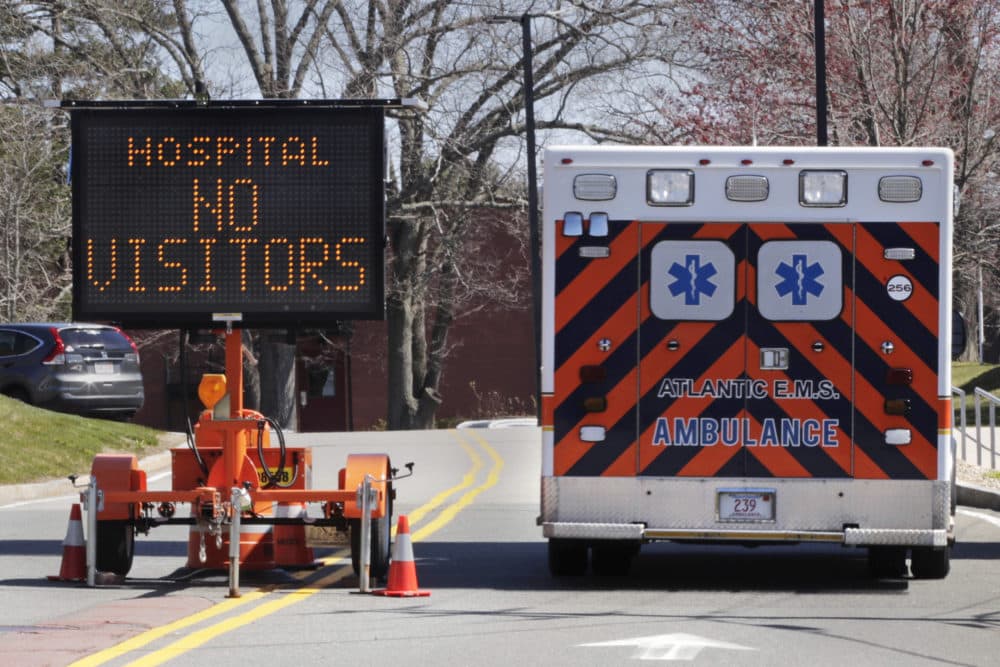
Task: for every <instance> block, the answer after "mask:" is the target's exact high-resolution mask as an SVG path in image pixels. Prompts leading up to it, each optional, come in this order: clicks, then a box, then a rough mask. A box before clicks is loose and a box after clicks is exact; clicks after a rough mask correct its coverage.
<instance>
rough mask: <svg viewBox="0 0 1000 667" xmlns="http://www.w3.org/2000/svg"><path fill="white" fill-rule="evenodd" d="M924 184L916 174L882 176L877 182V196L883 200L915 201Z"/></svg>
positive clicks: (921, 193)
mask: <svg viewBox="0 0 1000 667" xmlns="http://www.w3.org/2000/svg"><path fill="white" fill-rule="evenodd" d="M923 192H924V186H923V183H922V182H921V180H920V179H919V178H918V177H916V176H883V177H882V178H880V179H879V182H878V198H879V199H881V200H882V201H884V202H899V203H906V202H916V201H920V197H921V196H923Z"/></svg>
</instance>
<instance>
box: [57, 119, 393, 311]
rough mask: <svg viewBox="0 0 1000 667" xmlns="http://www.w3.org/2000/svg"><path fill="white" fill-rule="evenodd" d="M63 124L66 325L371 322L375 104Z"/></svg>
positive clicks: (379, 209)
mask: <svg viewBox="0 0 1000 667" xmlns="http://www.w3.org/2000/svg"><path fill="white" fill-rule="evenodd" d="M72 127H73V155H72V181H73V260H74V265H73V272H74V276H73V278H74V280H73V289H74V299H73V316H74V318H75V319H78V320H111V321H116V322H121V323H123V324H127V325H130V326H154V327H157V328H173V327H188V326H211V325H213V324H214V323H219V322H224V321H227V320H228V321H234V322H236V323H239V324H240V325H243V326H255V327H281V328H290V327H293V326H297V325H309V324H311V325H316V326H322V325H323V324H329V323H331V322H333V321H335V320H343V319H378V318H381V317H382V316H383V312H384V310H383V309H384V262H385V257H384V250H385V247H384V246H385V243H384V239H385V231H384V176H385V165H384V111H383V109H382V108H380V107H363V108H308V107H301V106H282V107H273V108H258V107H239V106H237V107H232V108H218V107H208V108H194V107H185V108H177V109H174V108H88V109H74V110H73V114H72Z"/></svg>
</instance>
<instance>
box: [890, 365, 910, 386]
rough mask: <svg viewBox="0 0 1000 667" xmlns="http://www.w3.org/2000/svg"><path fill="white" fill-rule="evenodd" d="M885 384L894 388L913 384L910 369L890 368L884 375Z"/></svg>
mask: <svg viewBox="0 0 1000 667" xmlns="http://www.w3.org/2000/svg"><path fill="white" fill-rule="evenodd" d="M885 383H886V384H888V385H892V386H894V387H907V386H909V385H911V384H913V370H912V369H910V368H890V369H889V370H888V371H887V372H886V374H885Z"/></svg>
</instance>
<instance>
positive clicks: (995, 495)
mask: <svg viewBox="0 0 1000 667" xmlns="http://www.w3.org/2000/svg"><path fill="white" fill-rule="evenodd" d="M958 504H959V505H962V506H963V507H975V508H978V509H984V510H994V511H997V512H1000V491H997V490H994V489H987V488H985V487H982V486H977V485H975V484H967V483H965V482H959V483H958Z"/></svg>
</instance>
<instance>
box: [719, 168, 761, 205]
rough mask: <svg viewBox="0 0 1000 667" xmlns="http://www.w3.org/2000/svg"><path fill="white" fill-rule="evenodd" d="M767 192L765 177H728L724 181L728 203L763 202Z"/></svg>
mask: <svg viewBox="0 0 1000 667" xmlns="http://www.w3.org/2000/svg"><path fill="white" fill-rule="evenodd" d="M768 190H769V186H768V182H767V177H765V176H752V175H745V176H730V177H729V178H727V179H726V199H728V200H729V201H742V202H751V201H764V200H765V199H767V195H768Z"/></svg>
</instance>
